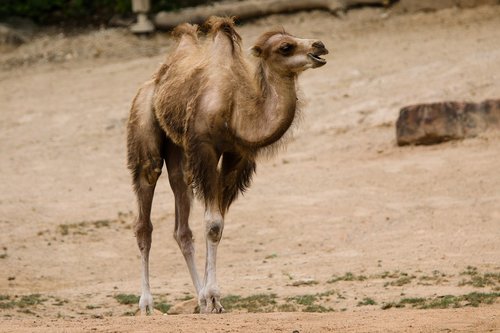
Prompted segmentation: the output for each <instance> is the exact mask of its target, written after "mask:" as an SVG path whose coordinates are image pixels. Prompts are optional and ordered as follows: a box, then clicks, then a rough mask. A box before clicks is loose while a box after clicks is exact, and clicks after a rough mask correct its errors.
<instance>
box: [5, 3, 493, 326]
mask: <svg viewBox="0 0 500 333" xmlns="http://www.w3.org/2000/svg"><path fill="white" fill-rule="evenodd" d="M499 18H500V6H494V7H480V8H475V9H467V10H460V9H448V10H443V11H439V12H434V13H414V14H406V15H393V14H391V13H390V12H386V11H384V10H381V9H360V10H353V11H350V12H349V13H348V14H347V15H346V16H345V17H343V18H338V17H335V16H332V15H330V14H328V13H324V12H310V13H298V14H294V15H276V16H271V17H268V18H263V19H260V20H256V21H253V22H250V23H247V24H245V25H243V26H241V27H240V28H239V31H240V33H241V35H242V37H243V40H244V43H245V47H249V46H250V45H251V42H252V41H253V40H254V39H255V38H256V37H257V36H258V35H259V34H260V33H262V32H263V31H265V30H267V29H268V28H269V27H272V26H276V25H283V26H284V27H285V28H286V29H287V30H288V31H290V32H291V33H293V34H295V35H298V36H302V37H311V38H312V37H314V38H318V39H321V40H322V41H323V42H324V43H325V44H326V46H327V47H328V49H329V50H330V51H331V52H330V54H329V55H328V56H326V58H327V59H328V64H327V65H326V66H325V67H322V68H320V69H317V70H311V71H308V72H306V73H304V74H303V75H302V76H301V77H300V79H299V81H300V86H301V90H302V95H303V98H302V99H303V100H304V101H305V106H304V108H303V112H302V120H301V121H300V124H299V125H298V126H297V128H296V129H295V131H294V132H295V134H294V137H293V139H291V140H290V142H289V144H288V147H287V149H286V150H284V151H282V152H280V153H279V154H278V155H277V156H275V157H272V158H268V159H262V160H261V161H260V163H259V165H258V171H257V176H256V177H255V181H254V183H253V186H252V187H251V189H250V191H249V192H248V193H247V194H246V195H245V196H244V197H243V198H240V199H239V200H238V201H237V202H236V203H235V204H234V206H233V207H232V209H231V210H230V212H229V215H228V216H227V219H226V226H225V230H224V236H223V239H222V242H221V244H220V247H219V257H218V280H219V285H220V287H221V291H222V293H223V296H225V298H224V299H223V305H225V306H226V309H228V313H226V314H223V315H212V316H206V315H178V316H160V315H158V316H150V317H129V316H130V315H133V314H134V312H135V311H136V310H137V305H136V296H137V295H139V293H140V260H139V251H138V249H137V246H136V243H135V238H134V236H133V232H132V230H131V227H132V223H133V219H134V214H135V201H134V200H135V199H134V196H133V192H132V190H131V186H130V177H129V174H128V170H127V169H126V162H125V153H126V152H125V127H124V125H125V123H126V119H127V115H128V109H129V106H130V102H131V100H132V98H133V96H134V94H135V92H136V90H137V88H138V86H139V85H140V84H141V82H143V81H145V80H146V79H148V78H149V77H150V75H151V74H152V72H153V71H154V70H155V69H156V68H157V67H158V64H159V63H160V62H161V61H162V59H163V58H164V54H165V52H166V51H168V49H169V48H170V47H171V45H172V41H171V40H170V39H169V38H168V37H166V36H164V35H161V34H159V35H157V36H156V37H154V38H153V39H150V40H147V39H137V38H135V37H133V36H127V35H126V32H125V31H123V30H119V29H115V30H105V31H98V32H90V33H87V34H85V35H83V36H61V35H57V36H46V37H40V38H38V39H36V40H35V41H33V42H31V43H30V44H28V45H24V46H21V47H20V48H18V49H16V50H10V51H9V52H4V53H3V54H2V55H0V65H1V66H0V68H2V71H1V72H0V109H1V110H0V111H1V112H0V151H1V156H0V170H1V173H0V184H1V191H0V267H1V269H0V331H6V332H10V331H30V332H42V331H44V332H45V331H46V332H53V331H68V332H73V331H90V330H95V331H120V332H121V331H155V330H161V331H172V332H174V331H183V332H184V331H185V332H189V331H193V332H194V331H196V332H215V331H218V332H290V333H291V332H293V331H298V332H323V331H325V332H326V331H342V332H437V331H439V332H441V331H446V332H472V331H477V332H487V331H491V332H493V331H497V332H498V331H500V301H499V300H498V296H500V242H499V241H498V240H499V239H500V175H499V172H498V170H500V158H499V151H500V133H498V132H489V133H485V134H482V135H480V136H478V137H476V138H472V139H467V140H464V141H454V142H449V143H445V144H440V145H435V146H416V147H398V146H397V145H396V143H395V128H394V123H395V120H396V118H397V115H398V111H399V109H400V108H401V107H403V106H405V105H408V104H413V103H421V102H433V101H443V100H459V101H463V100H467V101H476V102H479V101H482V100H484V99H487V98H500V83H499V82H500V44H499V41H500V19H499ZM84 51H85V52H84ZM94 51H95V52H94ZM68 55H69V56H68ZM173 212H174V209H173V198H172V194H171V192H170V189H169V186H168V181H167V177H165V176H163V177H162V178H161V179H160V182H159V184H158V186H157V191H156V197H155V201H154V207H153V224H154V226H155V231H154V234H153V248H152V253H151V284H152V292H153V294H154V295H155V299H156V304H159V305H162V306H163V308H162V309H163V310H166V309H167V308H168V307H169V306H170V305H174V304H177V303H180V302H182V301H183V300H187V299H189V298H192V297H193V296H194V288H193V287H192V285H191V282H190V278H189V274H188V271H187V269H186V267H185V264H184V260H183V258H182V255H181V254H180V251H179V250H178V248H177V245H176V243H175V241H174V240H173V238H172V230H173ZM191 220H192V222H191V225H192V229H193V231H194V233H195V237H196V247H197V249H198V252H197V259H198V266H199V268H202V267H203V260H204V239H203V236H202V231H203V223H202V209H201V205H200V204H198V203H196V204H195V206H194V211H193V213H192V219H191ZM229 295H232V296H231V297H227V296H229ZM128 303H131V304H128ZM160 310H161V309H160ZM247 311H250V312H259V311H263V312H266V313H246V312H247ZM315 312H316V313H315ZM318 312H321V313H318Z"/></svg>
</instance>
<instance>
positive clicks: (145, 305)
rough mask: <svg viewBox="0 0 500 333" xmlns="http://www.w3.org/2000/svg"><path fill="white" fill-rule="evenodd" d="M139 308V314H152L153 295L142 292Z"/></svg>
mask: <svg viewBox="0 0 500 333" xmlns="http://www.w3.org/2000/svg"><path fill="white" fill-rule="evenodd" d="M139 309H140V310H141V315H143V316H148V315H151V314H153V312H154V306H153V296H152V295H151V294H149V293H143V294H142V295H141V298H140V299H139Z"/></svg>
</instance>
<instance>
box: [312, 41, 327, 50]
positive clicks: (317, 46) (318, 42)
mask: <svg viewBox="0 0 500 333" xmlns="http://www.w3.org/2000/svg"><path fill="white" fill-rule="evenodd" d="M312 47H316V48H318V49H324V48H325V44H323V42H322V41H320V40H318V41H317V42H314V43H313V44H312Z"/></svg>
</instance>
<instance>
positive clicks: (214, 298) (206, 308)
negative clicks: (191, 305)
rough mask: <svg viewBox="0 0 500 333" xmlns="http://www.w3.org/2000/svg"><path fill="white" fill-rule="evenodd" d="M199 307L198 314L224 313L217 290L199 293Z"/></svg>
mask: <svg viewBox="0 0 500 333" xmlns="http://www.w3.org/2000/svg"><path fill="white" fill-rule="evenodd" d="M198 299H199V305H200V313H205V314H206V313H224V312H225V310H224V307H223V306H222V304H221V303H220V293H219V291H218V289H210V291H208V292H206V293H204V292H203V291H202V292H201V293H200V297H199V298H198Z"/></svg>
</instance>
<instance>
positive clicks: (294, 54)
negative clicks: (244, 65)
mask: <svg viewBox="0 0 500 333" xmlns="http://www.w3.org/2000/svg"><path fill="white" fill-rule="evenodd" d="M251 52H252V54H253V55H254V56H256V57H259V58H261V59H262V60H263V61H265V62H266V63H267V64H268V66H269V67H270V68H272V69H274V70H276V71H278V72H281V73H284V74H286V73H295V74H296V73H300V72H302V71H304V70H306V69H309V68H317V67H321V66H323V65H324V64H326V60H325V59H323V58H321V56H322V55H324V54H328V50H327V49H326V48H325V45H324V44H323V43H322V42H321V41H319V40H315V39H302V38H297V37H295V36H292V35H290V34H288V33H286V32H285V31H270V32H266V33H264V34H263V35H261V36H260V37H259V38H258V39H257V42H256V43H255V45H254V46H253V47H252V49H251Z"/></svg>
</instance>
